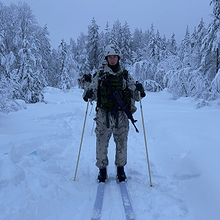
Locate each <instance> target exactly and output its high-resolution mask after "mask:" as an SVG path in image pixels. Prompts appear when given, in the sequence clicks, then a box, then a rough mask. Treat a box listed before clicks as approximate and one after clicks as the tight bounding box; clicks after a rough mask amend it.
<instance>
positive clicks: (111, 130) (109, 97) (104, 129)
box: [84, 45, 145, 182]
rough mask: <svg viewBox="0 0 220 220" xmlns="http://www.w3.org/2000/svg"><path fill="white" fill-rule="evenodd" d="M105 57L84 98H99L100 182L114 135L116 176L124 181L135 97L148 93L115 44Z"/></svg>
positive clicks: (97, 108) (98, 150)
mask: <svg viewBox="0 0 220 220" xmlns="http://www.w3.org/2000/svg"><path fill="white" fill-rule="evenodd" d="M104 56H105V60H106V61H107V65H106V66H105V67H104V69H103V70H100V71H99V72H98V73H97V74H96V75H95V76H94V77H93V79H92V82H91V84H90V88H89V89H88V90H87V91H86V92H85V94H84V100H90V101H93V100H95V101H97V107H96V117H95V119H94V120H95V121H96V129H95V132H96V166H97V167H98V168H99V175H98V181H99V182H105V181H106V179H107V169H106V168H107V166H108V163H109V161H108V156H107V154H108V144H109V140H110V137H111V135H112V134H113V137H114V141H115V144H116V155H115V165H116V166H117V178H118V181H119V182H122V181H125V180H126V178H127V177H126V174H125V171H124V166H125V165H126V164H127V139H128V131H129V120H128V119H131V121H132V123H133V125H134V123H135V120H134V119H133V116H132V113H134V111H135V110H136V108H134V106H133V105H134V100H135V101H139V92H140V94H141V97H144V96H145V93H144V89H143V86H142V84H140V83H136V82H135V80H134V79H133V78H132V77H131V75H130V74H129V73H128V71H127V70H123V69H122V68H121V66H120V63H119V62H120V58H121V52H120V49H119V48H118V47H117V46H116V45H108V46H106V48H105V51H104ZM132 106H133V107H132ZM132 109H133V110H132ZM131 111H132V112H131ZM134 126H135V125H134ZM135 128H136V126H135Z"/></svg>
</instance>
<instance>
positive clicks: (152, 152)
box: [0, 88, 220, 220]
mask: <svg viewBox="0 0 220 220" xmlns="http://www.w3.org/2000/svg"><path fill="white" fill-rule="evenodd" d="M170 97H171V95H170V94H169V93H168V92H166V91H163V92H160V93H148V94H147V97H145V98H144V99H143V100H142V105H143V110H144V118H145V127H146V134H147V144H148V152H149V159H150V167H151V174H152V182H153V184H154V186H153V187H149V177H148V167H147V160H146V150H145V145H144V137H143V129H142V121H141V114H140V110H139V103H137V104H136V105H137V107H138V111H137V112H136V113H135V115H134V118H135V119H138V122H137V126H138V128H139V130H140V133H139V134H138V133H136V132H135V130H134V128H133V126H132V125H130V132H129V141H128V164H127V166H126V168H125V170H126V173H127V176H128V183H127V186H128V189H129V193H130V197H131V199H132V204H133V208H134V211H135V214H136V219H137V220H146V219H147V220H153V219H155V220H177V219H184V220H219V218H220V217H219V216H220V208H219V204H220V187H219V186H220V159H219V155H220V135H219V131H220V105H218V104H217V103H212V106H211V107H208V106H207V107H203V108H200V109H196V108H195V107H194V104H195V101H194V100H193V99H191V98H181V99H179V100H177V101H173V100H171V99H170ZM45 100H46V102H47V104H45V103H37V104H29V105H27V109H24V110H20V111H18V112H13V113H9V114H8V115H3V114H0V198H1V202H0V219H1V220H64V219H69V220H70V219H72V220H87V219H90V218H91V213H92V209H93V205H94V200H95V195H96V189H97V182H96V177H97V174H98V169H97V167H96V166H95V133H94V127H95V124H94V122H93V118H94V115H95V105H94V106H92V105H89V112H88V117H87V122H86V127H85V134H84V139H83V144H82V150H81V157H80V161H79V167H78V172H77V178H76V181H73V180H72V178H73V177H74V173H75V167H76V161H77V157H78V151H79V145H80V139H81V133H82V127H83V121H84V117H85V110H86V103H85V102H84V101H83V100H82V90H79V89H73V90H72V91H70V92H66V93H64V92H61V91H60V90H58V89H54V88H46V89H45ZM114 151H115V146H114V142H113V140H112V139H111V141H110V146H109V160H110V164H109V167H108V176H109V181H108V183H107V185H106V190H105V196H104V204H103V214H102V220H116V219H117V220H123V219H125V215H124V210H123V205H122V201H121V197H120V191H119V187H118V185H117V183H116V181H115V175H116V172H115V166H114Z"/></svg>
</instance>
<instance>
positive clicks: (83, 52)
mask: <svg viewBox="0 0 220 220" xmlns="http://www.w3.org/2000/svg"><path fill="white" fill-rule="evenodd" d="M86 44H87V36H86V35H85V34H83V33H81V34H80V36H79V37H78V38H77V44H76V45H77V53H76V56H75V59H76V61H77V71H78V72H79V76H83V75H84V74H88V73H91V70H90V65H89V60H88V53H87V49H86Z"/></svg>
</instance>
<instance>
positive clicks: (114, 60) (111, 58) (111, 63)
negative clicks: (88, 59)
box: [107, 55, 118, 66]
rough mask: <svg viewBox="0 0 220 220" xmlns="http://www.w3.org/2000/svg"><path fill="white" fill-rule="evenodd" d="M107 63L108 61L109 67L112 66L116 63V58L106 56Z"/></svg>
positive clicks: (115, 56)
mask: <svg viewBox="0 0 220 220" xmlns="http://www.w3.org/2000/svg"><path fill="white" fill-rule="evenodd" d="M107 61H108V63H109V65H112V66H114V65H116V64H117V63H118V56H117V55H110V56H107Z"/></svg>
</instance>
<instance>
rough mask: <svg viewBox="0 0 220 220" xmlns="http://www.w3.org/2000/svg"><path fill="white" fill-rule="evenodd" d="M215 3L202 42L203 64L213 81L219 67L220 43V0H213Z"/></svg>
mask: <svg viewBox="0 0 220 220" xmlns="http://www.w3.org/2000/svg"><path fill="white" fill-rule="evenodd" d="M211 4H212V5H213V20H212V22H211V23H210V24H209V26H208V30H207V34H206V35H205V37H204V38H203V42H202V66H203V67H204V72H205V74H206V75H207V77H208V79H209V80H210V81H212V80H213V79H214V77H215V75H216V73H217V72H218V69H219V66H220V65H219V45H220V38H219V36H220V2H219V1H218V0H213V1H211Z"/></svg>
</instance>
